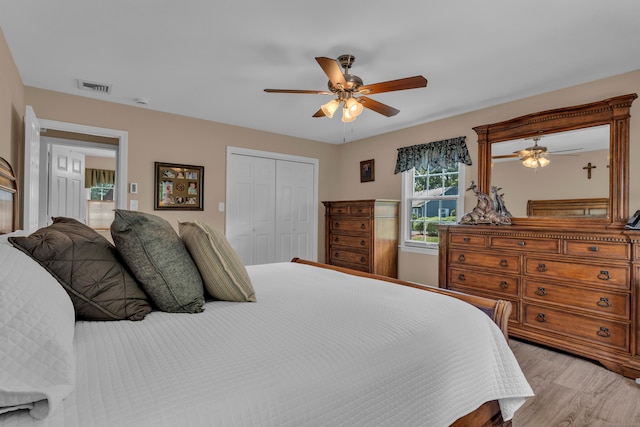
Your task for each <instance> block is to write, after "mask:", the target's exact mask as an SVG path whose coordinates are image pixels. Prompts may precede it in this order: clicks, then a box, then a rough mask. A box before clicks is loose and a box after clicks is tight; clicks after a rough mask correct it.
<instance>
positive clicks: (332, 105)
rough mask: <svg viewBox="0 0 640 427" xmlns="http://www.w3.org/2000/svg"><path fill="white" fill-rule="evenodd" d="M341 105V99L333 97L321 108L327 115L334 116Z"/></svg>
mask: <svg viewBox="0 0 640 427" xmlns="http://www.w3.org/2000/svg"><path fill="white" fill-rule="evenodd" d="M339 106H340V101H338V100H337V99H332V100H331V101H329V102H327V103H326V104H324V105H323V106H322V107H320V108H321V109H322V112H323V113H324V115H325V116H327V117H329V118H332V117H333V113H335V112H336V110H337V109H338V107H339Z"/></svg>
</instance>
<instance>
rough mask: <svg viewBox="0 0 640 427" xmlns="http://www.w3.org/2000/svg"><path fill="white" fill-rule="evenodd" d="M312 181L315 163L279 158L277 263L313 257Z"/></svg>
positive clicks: (277, 169)
mask: <svg viewBox="0 0 640 427" xmlns="http://www.w3.org/2000/svg"><path fill="white" fill-rule="evenodd" d="M313 180H314V173H313V165H312V164H309V163H300V162H290V161H286V160H276V224H275V225H276V248H275V249H276V262H277V261H291V258H293V257H298V258H303V259H311V257H312V256H313V255H312V254H313V245H314V244H315V241H314V239H313V238H312V237H313V236H314V233H315V224H314V220H313V219H314V216H313V210H314V208H313V206H314V205H313V194H314V193H313V191H314V185H313Z"/></svg>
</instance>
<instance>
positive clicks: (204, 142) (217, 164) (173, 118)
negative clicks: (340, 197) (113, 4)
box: [25, 87, 339, 260]
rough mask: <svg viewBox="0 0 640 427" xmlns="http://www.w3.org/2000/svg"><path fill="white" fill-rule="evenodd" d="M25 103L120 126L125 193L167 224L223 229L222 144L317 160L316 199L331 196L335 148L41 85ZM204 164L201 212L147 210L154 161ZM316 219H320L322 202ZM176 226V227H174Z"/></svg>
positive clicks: (59, 117)
mask: <svg viewBox="0 0 640 427" xmlns="http://www.w3.org/2000/svg"><path fill="white" fill-rule="evenodd" d="M25 103H26V104H27V105H31V106H33V108H34V110H35V112H36V115H37V116H38V117H40V118H43V119H48V120H56V121H62V122H72V123H78V124H83V125H90V126H97V127H103V128H110V129H118V130H124V131H127V132H128V135H129V139H128V140H129V153H128V155H129V169H128V181H129V182H137V183H138V194H137V195H135V197H134V195H129V198H130V199H131V198H135V199H137V200H138V203H139V210H141V211H145V212H150V213H156V214H158V215H159V216H161V217H163V218H165V219H167V220H168V221H169V222H170V223H172V224H177V220H178V219H181V220H200V221H204V222H207V223H209V224H211V225H213V226H217V227H220V228H224V215H225V214H224V213H223V212H218V202H224V201H225V186H226V180H225V174H226V147H227V146H236V147H243V148H249V149H254V150H262V151H272V152H277V153H285V154H290V155H296V156H303V157H312V158H317V159H319V165H320V166H319V169H320V171H319V177H320V178H319V198H320V199H321V200H324V199H331V198H334V197H336V194H335V190H336V188H337V187H338V186H337V185H336V184H337V179H336V175H335V173H334V171H335V169H336V168H339V161H338V159H339V157H338V149H339V147H337V146H335V145H332V144H325V143H320V142H315V141H308V140H303V139H299V138H292V137H288V136H283V135H277V134H273V133H268V132H261V131H256V130H252V129H247V128H241V127H237V126H230V125H225V124H221V123H215V122H210V121H205V120H200V119H193V118H189V117H184V116H178V115H174V114H167V113H162V112H158V111H153V110H150V109H145V108H139V107H133V106H127V105H121V104H116V103H111V102H104V101H98V100H94V99H89V98H85V97H79V96H73V95H66V94H62V93H59V92H52V91H47V90H43V89H38V88H33V87H25ZM155 161H159V162H169V163H180V164H189V165H198V166H204V194H205V199H204V211H202V212H199V211H188V212H184V211H155V212H154V210H153V195H154V193H153V173H154V162H155ZM317 208H318V217H319V218H323V215H324V211H323V209H322V206H321V205H320V206H318V207H317ZM176 226H177V225H176ZM319 228H320V232H319V234H320V237H321V238H320V239H319V242H318V256H319V259H321V260H324V249H323V248H324V222H322V221H320V224H319Z"/></svg>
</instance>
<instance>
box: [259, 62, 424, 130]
mask: <svg viewBox="0 0 640 427" xmlns="http://www.w3.org/2000/svg"><path fill="white" fill-rule="evenodd" d="M355 59H356V58H355V56H353V55H348V54H347V55H340V56H339V57H338V59H337V60H335V59H331V58H326V57H316V61H317V62H318V64H319V65H320V67H321V68H322V70H323V71H324V73H325V74H326V75H327V77H329V83H328V84H327V85H328V87H329V91H326V90H301V89H265V90H264V91H265V92H269V93H301V94H316V95H336V96H337V97H336V98H334V99H332V100H331V101H329V102H327V103H326V104H324V105H323V106H322V107H321V108H320V109H319V110H318V111H316V113H315V114H314V115H313V117H325V116H326V117H329V118H331V117H333V114H334V113H335V112H336V110H337V109H338V107H339V106H340V104H343V110H342V121H343V122H352V121H354V120H355V119H356V117H358V115H360V113H362V111H363V109H364V108H368V109H370V110H373V111H375V112H376V113H380V114H382V115H383V116H387V117H391V116H395V115H396V114H398V113H399V112H400V110H397V109H395V108H393V107H390V106H388V105H386V104H383V103H381V102H378V101H375V100H373V99H371V98H369V97H367V96H365V95H372V94H376V93H383V92H394V91H397V90H405V89H417V88H421V87H426V86H427V79H425V78H424V77H423V76H414V77H407V78H404V79H398V80H390V81H386V82H380V83H373V84H370V85H365V84H364V83H363V81H362V79H361V78H360V77H358V76H356V75H353V74H349V69H350V68H351V66H352V65H353V62H354V61H355ZM340 67H342V69H343V70H344V71H343V70H341V69H340Z"/></svg>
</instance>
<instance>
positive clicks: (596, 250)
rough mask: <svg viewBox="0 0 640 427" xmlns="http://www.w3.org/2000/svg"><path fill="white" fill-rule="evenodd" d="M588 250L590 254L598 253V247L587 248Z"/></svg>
mask: <svg viewBox="0 0 640 427" xmlns="http://www.w3.org/2000/svg"><path fill="white" fill-rule="evenodd" d="M589 250H590V251H591V252H598V247H597V246H589Z"/></svg>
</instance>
